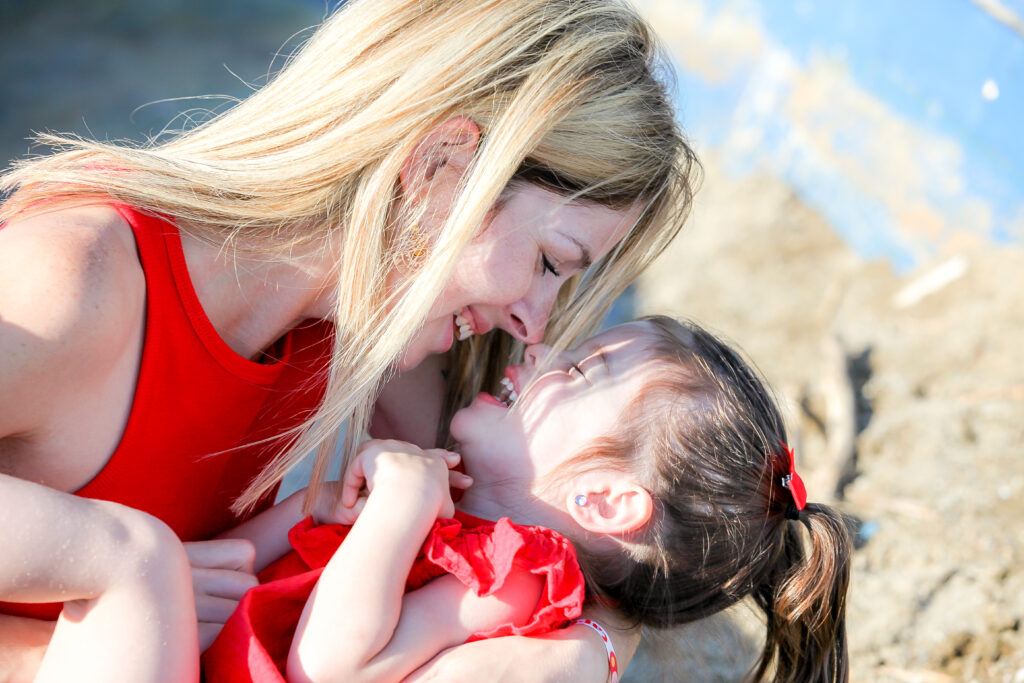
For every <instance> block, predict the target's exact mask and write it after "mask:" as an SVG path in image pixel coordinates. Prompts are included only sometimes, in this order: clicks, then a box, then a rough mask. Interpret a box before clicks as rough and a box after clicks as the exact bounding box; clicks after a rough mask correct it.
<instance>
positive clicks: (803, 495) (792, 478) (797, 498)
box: [779, 441, 807, 510]
mask: <svg viewBox="0 0 1024 683" xmlns="http://www.w3.org/2000/svg"><path fill="white" fill-rule="evenodd" d="M779 443H781V444H782V448H783V450H785V451H786V457H787V458H788V465H789V469H788V470H787V472H786V474H784V475H783V476H782V487H783V488H786V489H789V492H790V493H791V494H792V496H793V504H794V505H796V509H797V510H803V509H804V507H805V506H806V505H807V487H805V486H804V480H803V479H801V478H800V475H799V474H797V473H796V459H795V457H794V455H793V449H792V448H790V447H789V446H787V445H786V442H785V441H779Z"/></svg>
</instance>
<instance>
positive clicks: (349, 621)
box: [288, 441, 468, 681]
mask: <svg viewBox="0 0 1024 683" xmlns="http://www.w3.org/2000/svg"><path fill="white" fill-rule="evenodd" d="M457 463H458V456H457V455H456V454H454V453H449V452H447V451H442V450H440V449H431V450H427V451H422V450H420V449H419V448H417V447H416V446H413V445H412V444H405V443H400V442H395V441H391V442H380V441H371V442H367V443H366V444H364V445H363V446H362V447H361V448H360V451H359V453H358V454H357V456H356V458H355V459H354V460H353V463H352V466H351V468H350V470H349V472H348V473H346V475H345V481H344V484H343V488H342V497H341V502H342V504H343V505H347V506H351V505H352V504H354V503H355V501H356V499H357V496H358V492H359V490H360V489H361V488H362V486H363V483H364V482H365V485H366V487H367V488H368V489H369V496H368V497H367V499H366V503H365V506H364V508H363V510H362V512H361V513H360V515H359V517H358V519H357V520H356V522H355V524H354V525H353V527H352V529H351V530H350V531H349V533H348V536H347V537H346V538H345V541H344V543H342V544H341V547H340V548H339V549H338V551H337V552H336V553H335V554H334V556H333V557H332V558H331V561H330V562H329V563H328V565H327V567H326V568H325V569H324V572H323V574H322V575H321V577H320V580H319V582H318V583H317V587H316V589H315V590H314V591H313V594H312V595H311V596H310V599H309V601H308V602H307V603H306V608H305V610H304V611H303V614H302V617H301V619H300V620H299V624H298V628H297V629H296V635H295V639H294V640H293V642H292V650H291V653H290V654H289V657H288V679H289V680H290V681H315V680H327V679H332V680H346V681H348V680H366V679H370V678H373V677H375V676H377V675H379V673H380V669H381V668H382V667H381V666H380V664H381V662H385V664H384V668H392V667H393V665H394V664H395V663H396V657H395V653H396V651H397V652H398V654H399V657H398V659H405V658H407V657H408V656H409V655H410V654H412V655H413V657H419V660H420V661H417V662H415V663H411V662H408V661H405V662H404V666H405V667H406V668H405V670H406V671H411V670H413V669H415V668H416V666H418V665H419V663H420V662H422V661H425V660H427V659H429V658H430V657H431V656H433V654H435V653H436V651H437V650H436V649H435V650H433V651H432V652H429V653H410V652H409V651H408V650H409V648H408V647H407V644H409V643H412V642H415V641H417V636H427V637H428V638H429V637H431V636H434V635H435V634H434V633H433V632H432V631H431V629H430V628H428V627H427V624H426V623H420V624H418V625H417V624H413V623H412V622H411V621H409V620H408V618H407V617H408V616H409V614H420V615H422V616H425V617H427V618H432V617H433V616H434V615H435V612H436V610H435V607H436V606H437V605H438V604H440V603H441V602H443V601H446V600H450V599H453V598H457V597H458V596H457V595H456V593H457V591H455V590H454V587H452V586H450V585H448V583H447V582H443V583H440V584H438V585H437V586H436V587H434V589H433V591H422V592H417V593H418V594H411V595H413V597H411V598H409V600H408V604H409V609H411V612H410V611H409V609H407V607H406V597H407V596H405V583H406V579H407V578H408V575H409V572H410V570H411V568H412V564H413V561H414V560H415V558H416V555H417V553H418V552H419V549H420V546H421V545H422V543H423V540H424V538H426V536H427V533H428V532H429V531H430V528H431V527H432V526H433V523H434V520H435V519H437V518H438V517H439V516H451V515H452V514H453V513H454V507H453V505H452V502H451V496H450V494H449V487H450V486H451V485H456V486H465V485H467V481H468V477H465V475H462V474H459V473H457V472H449V468H450V467H453V466H454V465H455V464H457ZM435 583H437V582H435ZM431 586H433V584H430V585H428V586H427V587H425V588H429V587H431ZM413 606H415V607H413ZM403 616H405V617H406V619H405V620H403ZM434 622H435V623H434V625H435V626H440V625H441V622H440V621H439V620H436V619H435V620H434ZM396 637H397V640H396ZM438 649H440V648H438ZM399 665H400V666H401V665H402V664H401V663H400V664H399Z"/></svg>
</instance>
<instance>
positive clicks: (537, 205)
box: [399, 185, 640, 369]
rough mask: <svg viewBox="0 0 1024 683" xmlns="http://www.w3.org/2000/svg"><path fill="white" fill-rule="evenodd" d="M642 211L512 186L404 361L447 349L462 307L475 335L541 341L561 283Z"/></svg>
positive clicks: (457, 268) (411, 362) (600, 253)
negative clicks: (497, 331) (495, 333)
mask: <svg viewBox="0 0 1024 683" xmlns="http://www.w3.org/2000/svg"><path fill="white" fill-rule="evenodd" d="M639 211H640V209H639V207H630V208H628V209H623V210H617V209H611V208H608V207H605V206H601V205H598V204H594V203H589V202H569V201H567V200H566V199H565V198H564V197H562V196H559V195H557V194H554V193H552V192H548V191H546V190H544V189H541V188H539V187H536V186H532V185H522V186H519V187H516V188H515V189H513V190H511V191H510V197H509V198H508V199H507V200H506V201H505V202H503V204H502V206H501V207H500V208H499V209H498V210H497V211H495V212H494V213H493V216H492V217H491V218H490V221H489V223H488V224H487V225H485V226H484V228H483V229H482V230H481V232H480V233H479V234H478V235H477V236H476V237H475V238H474V239H473V240H472V241H471V242H470V243H469V244H468V245H467V246H466V248H465V250H464V251H463V253H462V254H461V255H460V256H459V260H458V262H457V264H456V266H455V269H454V270H453V272H452V275H451V277H450V278H449V280H448V282H447V284H446V285H445V288H444V290H443V291H442V293H441V295H440V296H439V297H438V299H437V301H436V302H435V303H434V305H433V307H432V308H431V310H430V313H429V314H428V316H427V320H426V323H425V324H424V325H423V327H422V329H421V330H420V331H419V332H418V333H417V335H416V336H415V337H414V338H413V340H412V342H411V343H410V345H409V347H408V349H407V351H406V353H405V355H404V357H403V358H402V360H401V361H400V363H399V367H400V368H401V369H407V368H411V367H415V366H416V365H417V364H419V363H420V362H421V361H422V360H423V359H424V358H425V357H426V356H427V355H429V354H432V353H442V352H444V351H447V350H448V349H449V348H450V347H451V345H452V342H453V340H454V338H455V334H456V332H457V331H456V328H455V314H456V313H458V312H459V311H462V316H463V317H464V318H465V319H466V321H467V323H468V324H469V325H470V327H471V328H472V332H473V334H484V333H486V332H488V331H490V330H492V329H494V328H495V327H500V328H502V329H504V330H505V331H506V332H508V333H509V334H511V335H513V336H514V337H516V338H517V339H520V340H522V341H525V342H527V343H535V342H539V341H540V340H541V338H542V337H543V335H544V328H545V326H546V325H547V321H548V315H549V314H550V313H551V307H552V305H553V304H554V302H555V297H556V296H557V295H558V290H559V288H560V287H561V286H562V285H563V284H564V283H565V281H566V280H567V279H568V278H570V277H572V276H573V275H576V274H577V273H579V272H581V271H582V270H584V269H585V268H586V267H587V266H588V265H589V264H590V263H593V262H596V261H597V260H598V259H600V258H602V257H603V256H604V255H605V254H607V253H608V252H609V251H610V250H611V248H612V247H613V246H614V245H615V244H616V243H617V242H618V241H619V240H620V239H622V238H623V237H624V236H625V235H626V233H627V232H628V231H629V228H630V227H631V226H632V225H633V223H634V222H635V221H636V219H637V217H638V215H639Z"/></svg>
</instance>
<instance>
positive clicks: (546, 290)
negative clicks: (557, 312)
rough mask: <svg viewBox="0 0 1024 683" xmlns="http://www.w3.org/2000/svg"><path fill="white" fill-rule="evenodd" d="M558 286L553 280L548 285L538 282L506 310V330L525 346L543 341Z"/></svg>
mask: <svg viewBox="0 0 1024 683" xmlns="http://www.w3.org/2000/svg"><path fill="white" fill-rule="evenodd" d="M559 284H561V283H559V282H557V281H555V280H554V279H552V280H551V281H550V283H548V282H538V283H537V284H536V285H535V286H534V287H533V288H532V289H531V290H530V292H528V293H527V295H526V296H525V297H524V298H522V299H520V300H519V301H516V302H515V303H513V304H511V305H509V307H508V308H507V309H506V315H507V316H508V327H507V328H506V329H507V330H508V331H509V332H510V333H511V334H512V335H513V336H514V337H516V338H517V339H519V340H520V341H523V342H526V343H527V344H536V343H538V342H540V341H541V340H542V339H544V329H545V328H546V327H547V324H548V316H550V315H551V307H552V306H554V305H555V298H556V297H557V296H558V286H559Z"/></svg>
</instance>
